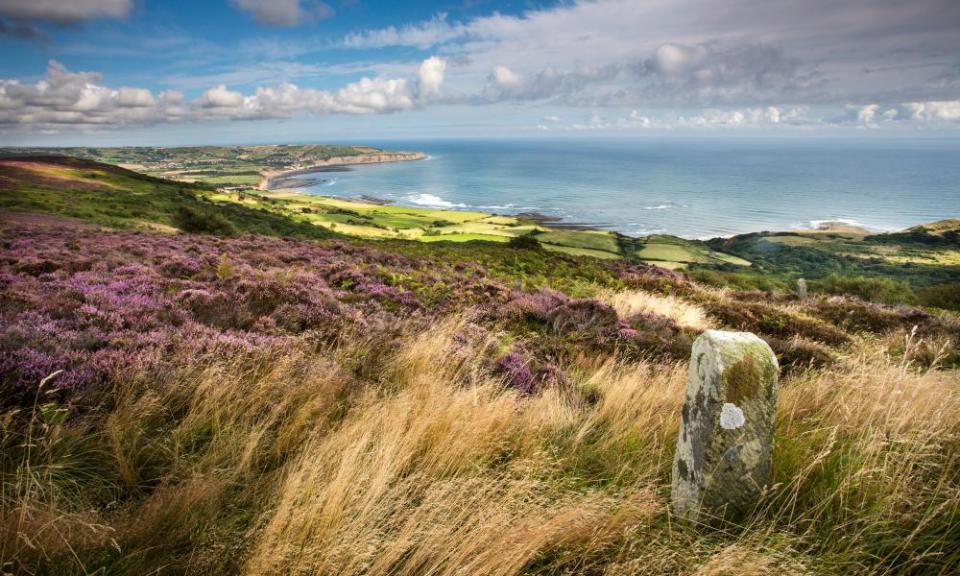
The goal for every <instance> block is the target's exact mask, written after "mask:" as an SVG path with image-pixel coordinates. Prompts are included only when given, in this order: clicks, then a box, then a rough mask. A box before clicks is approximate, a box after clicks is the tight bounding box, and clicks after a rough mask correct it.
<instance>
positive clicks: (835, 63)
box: [342, 0, 960, 107]
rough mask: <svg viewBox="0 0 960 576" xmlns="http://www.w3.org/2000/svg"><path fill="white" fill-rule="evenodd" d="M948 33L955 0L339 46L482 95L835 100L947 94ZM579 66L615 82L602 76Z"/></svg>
mask: <svg viewBox="0 0 960 576" xmlns="http://www.w3.org/2000/svg"><path fill="white" fill-rule="evenodd" d="M958 26H960V2H956V0H913V1H911V2H908V1H906V0H891V1H887V2H876V1H875V0H845V1H843V2H836V1H835V0H807V1H804V2H796V0H737V1H735V2H732V3H730V2H703V1H702V0H647V1H644V2H637V1H636V0H590V1H587V0H574V1H571V2H562V3H559V4H558V5H554V6H552V7H549V8H538V9H530V10H527V11H524V12H522V13H520V14H516V15H506V14H500V13H493V14H490V15H486V16H480V17H475V18H472V19H467V20H464V21H461V22H456V21H450V20H449V18H448V17H447V16H445V15H442V14H441V15H438V16H435V17H433V18H431V19H429V20H426V21H423V22H420V23H415V24H411V25H408V26H405V27H400V28H397V27H387V28H380V29H373V30H366V31H361V32H358V33H354V34H351V35H349V36H347V37H345V38H344V39H343V42H342V45H344V46H348V47H350V46H353V47H357V48H372V47H384V46H405V47H415V48H419V49H422V50H426V49H431V50H433V51H435V52H439V53H441V54H442V55H443V56H445V57H447V58H448V59H449V60H450V61H451V62H452V61H454V60H455V59H457V58H461V57H465V58H466V59H468V63H466V64H464V65H463V66H458V67H457V69H456V70H455V71H452V73H451V74H450V77H449V78H448V79H447V82H448V84H449V85H450V86H451V89H454V90H458V91H460V92H464V93H471V92H472V93H479V92H484V91H485V92H486V94H485V96H486V97H487V99H488V100H494V99H496V98H501V99H528V100H532V99H536V98H544V99H549V100H551V103H558V104H559V103H566V104H570V105H577V106H584V107H596V106H622V107H634V106H658V107H678V106H685V107H690V106H697V107H711V106H758V105H763V104H768V103H771V102H793V103H798V104H799V103H803V104H818V105H820V104H830V105H841V106H842V105H843V104H845V103H847V102H850V101H856V102H859V101H864V100H869V99H877V100H882V101H893V100H894V99H900V100H905V99H916V100H922V101H928V100H931V101H932V100H941V99H949V98H952V97H954V96H955V94H956V91H955V90H954V91H949V87H955V86H956V83H955V81H954V80H953V78H955V72H956V70H955V68H954V67H955V65H956V62H955V59H951V58H948V57H946V58H945V55H950V54H957V53H960V52H958V51H960V35H958V34H957V33H956V30H957V27H958ZM495 67H508V68H507V69H508V70H509V71H510V72H511V73H512V74H514V75H516V76H519V77H522V78H523V79H524V80H525V85H526V86H525V87H524V88H523V89H521V88H519V87H517V86H516V85H515V84H516V83H513V84H514V85H512V86H511V85H510V84H511V82H509V81H506V82H504V81H503V79H504V75H503V74H501V75H500V76H501V78H500V80H501V81H499V82H498V81H497V79H496V78H493V79H491V78H490V76H491V75H492V74H491V71H493V70H495ZM578 69H586V70H590V69H592V70H603V71H607V72H609V71H612V70H613V71H617V74H609V73H608V74H607V75H606V76H604V77H602V78H599V79H598V78H591V77H590V76H588V75H578V74H576V73H575V71H576V70H578ZM453 72H455V74H454V73H453ZM495 74H496V72H494V73H493V75H495ZM541 74H542V78H541V79H540V81H539V82H536V81H535V80H534V79H535V77H537V76H538V75H541ZM951 74H953V75H951Z"/></svg>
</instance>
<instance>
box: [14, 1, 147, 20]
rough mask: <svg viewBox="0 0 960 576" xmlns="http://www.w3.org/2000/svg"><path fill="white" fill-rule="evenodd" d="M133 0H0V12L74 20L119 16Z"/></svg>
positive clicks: (26, 17) (19, 16) (21, 17)
mask: <svg viewBox="0 0 960 576" xmlns="http://www.w3.org/2000/svg"><path fill="white" fill-rule="evenodd" d="M131 9H133V0H0V16H5V17H7V18H11V19H14V20H34V21H43V22H53V23H56V24H74V23H76V22H82V21H84V20H93V19H97V18H123V17H124V16H126V15H127V14H129V13H130V10H131Z"/></svg>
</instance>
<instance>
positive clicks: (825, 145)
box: [301, 137, 960, 239]
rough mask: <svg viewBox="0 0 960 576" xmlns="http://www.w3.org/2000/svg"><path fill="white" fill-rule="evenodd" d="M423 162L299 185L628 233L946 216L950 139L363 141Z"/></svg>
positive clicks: (880, 224)
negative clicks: (419, 156) (417, 154)
mask: <svg viewBox="0 0 960 576" xmlns="http://www.w3.org/2000/svg"><path fill="white" fill-rule="evenodd" d="M364 144H368V145H373V146H377V147H380V148H384V149H389V150H418V151H422V152H425V153H426V154H427V155H428V158H427V159H426V160H422V161H416V162H401V163H391V164H379V165H365V166H358V167H353V168H350V169H347V170H342V171H333V172H323V173H319V174H310V175H308V176H304V178H310V179H312V180H313V183H312V184H311V185H309V186H307V187H304V188H302V189H301V191H302V192H305V193H310V194H320V195H324V196H338V197H345V198H370V197H373V198H378V199H381V200H383V201H386V202H390V203H393V204H397V205H401V206H414V207H421V208H442V209H448V210H478V211H484V212H492V213H497V214H519V213H537V214H539V215H543V216H547V217H551V218H558V219H560V221H561V222H564V223H567V224H579V225H584V226H589V227H593V228H600V229H609V230H615V231H617V232H620V233H623V234H627V235H630V236H646V235H650V234H672V235H676V236H682V237H685V238H700V239H704V238H713V237H718V236H730V235H734V234H742V233H747V232H759V231H764V230H770V231H783V230H800V229H813V228H817V227H818V226H820V225H822V224H823V223H825V222H832V221H841V222H845V223H848V224H852V225H859V226H862V227H865V228H867V229H868V230H873V231H877V232H881V231H891V230H899V229H903V228H906V227H910V226H914V225H917V224H923V223H927V222H932V221H935V220H941V219H944V218H958V217H960V140H956V139H946V138H919V137H918V138H906V137H896V138H877V137H872V138H850V137H846V138H836V139H828V138H819V137H818V138H814V137H809V138H759V137H757V138H747V137H738V138H723V137H710V138H702V139H695V138H691V137H683V138H648V139H623V138H618V139H513V140H491V139H483V140H449V139H447V140H419V141H418V140H404V141H384V142H364Z"/></svg>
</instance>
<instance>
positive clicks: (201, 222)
mask: <svg viewBox="0 0 960 576" xmlns="http://www.w3.org/2000/svg"><path fill="white" fill-rule="evenodd" d="M174 223H175V224H176V225H177V228H180V229H181V230H183V231H184V232H190V233H199V234H215V235H217V236H236V235H237V227H236V226H234V225H233V222H231V221H229V220H227V219H226V217H224V216H223V214H219V213H217V212H213V211H211V210H204V209H202V208H198V207H194V206H180V207H179V208H177V211H176V213H175V214H174Z"/></svg>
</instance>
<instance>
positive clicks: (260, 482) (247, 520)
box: [0, 213, 960, 575]
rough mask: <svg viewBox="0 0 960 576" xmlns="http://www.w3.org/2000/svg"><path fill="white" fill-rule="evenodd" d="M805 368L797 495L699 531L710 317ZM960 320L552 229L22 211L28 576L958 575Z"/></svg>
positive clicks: (23, 531)
mask: <svg viewBox="0 0 960 576" xmlns="http://www.w3.org/2000/svg"><path fill="white" fill-rule="evenodd" d="M708 326H710V327H717V328H726V329H744V330H751V331H754V332H756V333H758V334H760V335H761V336H762V337H763V338H765V339H767V340H768V342H770V343H771V345H772V347H773V348H774V349H775V350H776V351H777V354H778V356H779V357H780V360H781V363H782V365H783V368H784V370H783V381H782V391H781V401H780V404H779V407H778V416H777V425H778V427H777V451H776V452H775V462H776V486H775V487H774V488H773V489H772V490H771V491H770V493H769V494H768V495H766V496H765V498H764V500H763V501H762V502H761V503H760V505H759V506H758V507H757V509H756V510H754V511H753V512H752V513H751V514H750V515H749V517H748V518H747V519H746V521H745V522H744V523H742V524H739V525H726V526H721V527H710V528H707V527H700V526H687V525H683V524H678V523H676V522H675V520H674V519H673V518H671V515H670V512H669V483H670V463H671V460H672V451H673V447H674V442H675V437H676V433H677V425H678V421H679V410H680V406H681V403H682V397H683V387H684V381H685V371H686V368H687V359H688V356H689V348H690V343H691V342H692V340H693V339H694V338H695V337H696V336H697V334H699V332H700V331H702V330H703V329H705V328H706V327H708ZM958 336H960V324H958V321H957V319H956V317H955V316H952V315H950V314H948V313H944V312H938V311H935V310H928V309H922V308H916V307H905V306H889V305H884V304H881V303H873V302H867V301H864V300H861V299H858V298H855V297H851V296H826V295H825V296H813V297H809V298H806V299H800V298H799V297H798V296H796V295H794V294H791V293H789V292H784V291H769V292H763V291H759V290H731V289H717V288H714V287H710V286H708V285H705V284H700V283H698V282H695V281H693V280H691V279H690V278H689V277H688V276H686V275H684V274H682V273H679V272H672V271H667V270H662V269H657V268H651V267H648V266H646V265H643V264H639V263H630V262H624V261H601V260H597V259H592V258H577V257H572V256H566V255H560V254H554V253H550V252H546V251H544V250H539V249H537V247H536V246H525V245H522V244H521V245H515V246H496V245H488V244H467V245H443V246H433V245H425V244H419V243H406V242H363V241H357V240H344V239H324V240H319V241H314V240H307V239H296V238H280V237H271V236H259V235H253V234H242V233H240V231H238V233H237V235H235V236H215V235H211V234H183V233H177V234H169V233H166V234H157V233H148V232H142V231H130V230H104V229H100V228H98V227H95V226H92V225H90V224H84V223H82V222H78V221H74V220H68V219H62V218H56V217H50V216H41V215H27V214H12V213H2V222H0V378H2V380H0V384H2V386H3V393H4V396H3V398H4V402H3V414H2V418H0V424H2V430H3V435H2V444H0V487H2V492H0V523H2V524H0V553H2V562H3V566H4V571H6V572H12V573H39V574H84V573H98V572H99V573H117V574H126V573H136V574H140V573H169V574H288V573H299V574H305V573H316V574H410V575H414V574H478V575H479V574H598V575H599V574H603V575H615V574H698V573H699V574H739V573H752V574H807V573H819V574H834V573H844V574H878V573H887V574H949V573H951V570H953V568H954V567H955V566H956V565H957V563H958V562H960V556H958V552H957V550H958V548H957V546H956V545H955V544H956V542H957V541H960V533H958V531H957V530H958V528H957V527H958V526H960V518H958V513H960V469H958V464H957V463H958V462H960V394H958V390H957V382H958V373H957V370H956V368H955V365H956V363H957V352H956V346H955V342H957V339H958Z"/></svg>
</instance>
